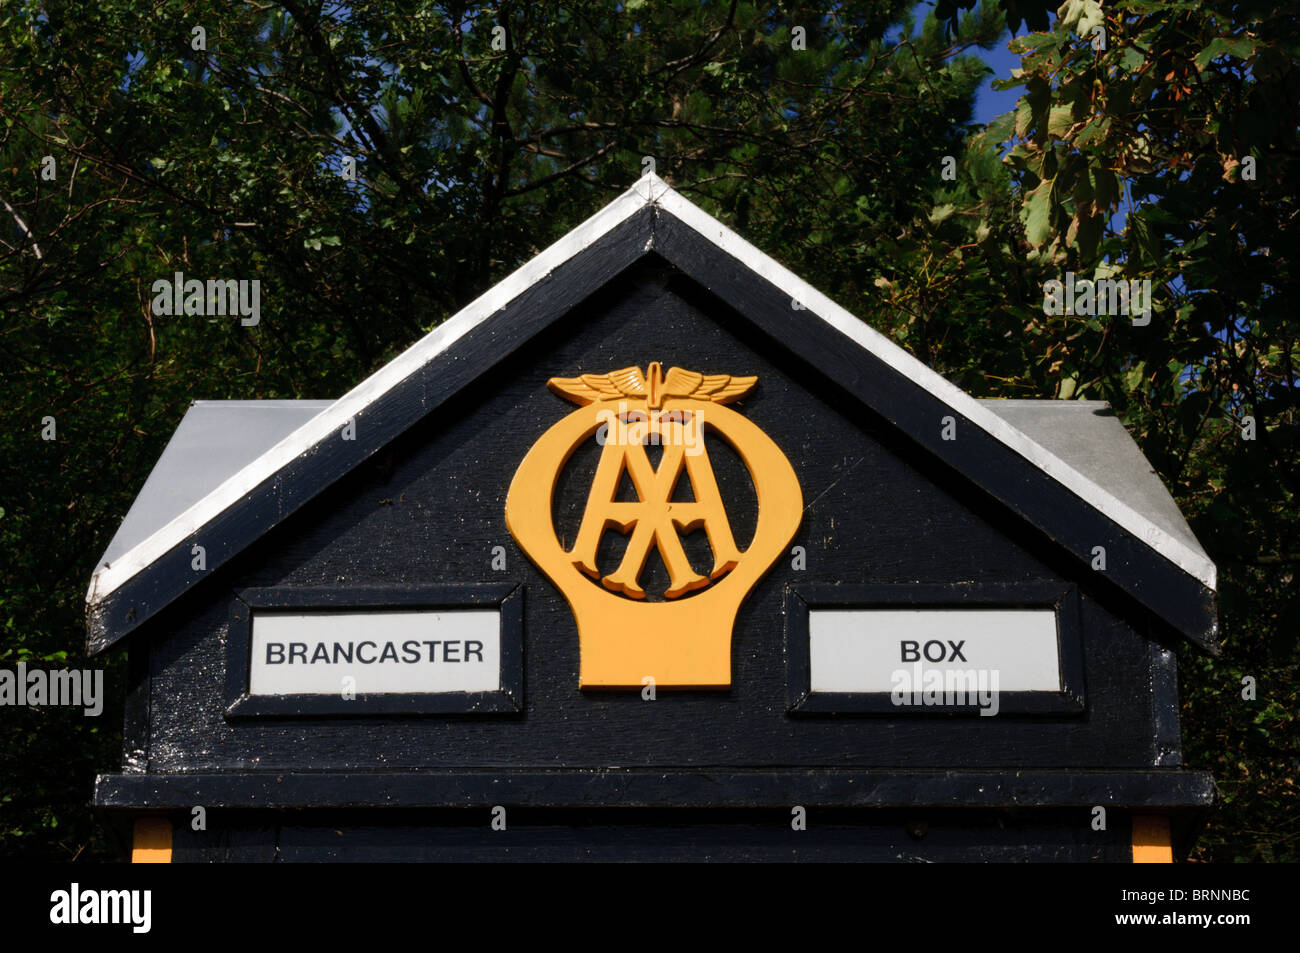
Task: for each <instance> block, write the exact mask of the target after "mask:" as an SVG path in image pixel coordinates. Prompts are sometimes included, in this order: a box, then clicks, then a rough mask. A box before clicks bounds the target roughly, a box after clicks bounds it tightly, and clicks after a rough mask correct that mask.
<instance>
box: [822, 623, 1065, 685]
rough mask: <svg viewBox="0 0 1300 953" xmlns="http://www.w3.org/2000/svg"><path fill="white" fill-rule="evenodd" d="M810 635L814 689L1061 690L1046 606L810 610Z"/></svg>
mask: <svg viewBox="0 0 1300 953" xmlns="http://www.w3.org/2000/svg"><path fill="white" fill-rule="evenodd" d="M808 637H809V640H810V643H811V644H810V647H809V669H810V671H809V675H810V683H811V684H810V688H811V690H812V691H813V692H884V693H890V692H894V691H896V690H898V689H899V687H900V686H906V687H908V690H909V691H910V690H911V688H912V687H915V688H916V689H917V690H919V689H920V688H922V687H923V686H924V685H926V684H936V685H944V684H947V685H952V684H978V685H980V686H981V687H985V686H992V688H993V690H994V691H1002V692H1058V691H1060V690H1061V657H1060V649H1059V646H1058V642H1057V637H1056V612H1055V611H1054V610H1052V609H816V608H814V609H811V610H810V611H809V615H808ZM932 673H937V674H932ZM972 678H974V680H975V681H974V682H972V681H971V679H972Z"/></svg>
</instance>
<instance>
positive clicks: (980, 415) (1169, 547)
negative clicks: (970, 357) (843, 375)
mask: <svg viewBox="0 0 1300 953" xmlns="http://www.w3.org/2000/svg"><path fill="white" fill-rule="evenodd" d="M659 205H660V206H661V207H662V208H663V209H664V211H666V212H670V213H671V214H673V215H675V216H677V217H678V218H679V219H681V220H682V221H683V222H685V223H686V224H687V225H689V226H691V228H693V229H695V230H696V231H697V232H699V233H700V234H701V235H703V236H704V237H705V238H707V239H708V240H709V241H711V242H713V244H715V245H717V246H718V248H720V249H722V250H723V251H724V252H726V253H727V254H728V255H731V256H732V257H733V258H736V259H738V260H739V261H741V262H743V263H744V264H745V265H746V266H748V267H749V268H750V269H751V270H753V271H755V272H756V273H758V274H759V275H762V276H763V277H764V278H766V279H767V280H768V281H770V282H771V283H772V284H774V285H776V287H778V288H780V289H781V290H782V291H783V292H785V293H786V294H788V295H789V296H790V297H791V298H792V299H793V300H795V301H798V302H799V303H800V304H802V305H804V306H805V307H806V308H807V309H808V311H809V312H811V313H813V314H815V315H816V316H817V317H819V318H821V319H822V320H823V321H825V322H826V323H827V324H829V325H830V326H831V327H833V328H835V329H836V330H837V331H839V332H840V333H842V334H845V335H847V336H848V337H850V338H852V339H853V340H854V341H855V342H856V343H858V344H859V345H861V346H862V347H864V348H866V349H867V350H868V351H870V352H871V353H872V354H874V355H875V356H876V357H877V358H879V359H880V360H882V361H884V362H885V363H886V364H888V365H889V366H890V367H892V368H893V369H894V370H896V371H898V372H899V373H900V374H902V375H903V376H905V377H907V378H908V379H909V380H911V381H912V382H913V383H915V384H918V385H920V386H921V387H923V388H924V389H925V390H927V391H929V392H930V393H931V394H933V395H934V396H935V397H937V398H939V400H941V401H943V402H944V403H946V404H947V405H948V406H949V407H951V408H952V409H953V410H955V411H957V412H959V413H960V414H961V415H962V416H964V417H965V418H966V419H967V420H969V421H971V423H973V424H975V425H976V426H978V427H979V428H980V429H981V430H984V431H985V432H987V433H988V434H989V435H990V436H992V437H994V438H995V439H997V440H998V441H1000V442H1001V443H1003V444H1005V445H1006V446H1008V447H1010V448H1011V449H1012V450H1014V451H1016V453H1018V454H1020V455H1021V456H1022V457H1024V458H1025V459H1026V460H1028V461H1029V462H1030V463H1032V464H1034V466H1036V467H1038V468H1039V469H1040V470H1042V471H1044V472H1045V473H1047V475H1048V476H1050V477H1052V478H1053V479H1054V480H1056V481H1057V482H1058V483H1061V484H1063V485H1064V486H1065V487H1067V488H1068V489H1069V490H1070V491H1071V492H1073V493H1074V494H1075V495H1076V496H1078V497H1080V498H1082V499H1083V500H1084V501H1086V502H1087V503H1089V504H1090V505H1091V506H1093V507H1095V508H1096V509H1098V510H1100V511H1101V512H1102V513H1103V514H1104V515H1105V516H1107V517H1109V518H1110V519H1112V520H1114V521H1115V522H1116V523H1118V524H1119V525H1120V526H1122V527H1124V528H1125V529H1126V530H1128V531H1129V532H1130V533H1132V534H1133V535H1134V536H1136V537H1137V538H1138V539H1140V540H1142V542H1144V543H1146V544H1147V545H1148V546H1150V547H1151V548H1152V549H1154V550H1155V551H1156V552H1158V553H1159V554H1160V555H1162V556H1164V557H1165V558H1166V559H1168V560H1169V561H1170V562H1172V563H1173V564H1174V565H1176V566H1178V567H1179V568H1180V569H1182V570H1183V571H1184V572H1186V573H1188V574H1189V575H1191V576H1193V577H1195V578H1196V579H1198V580H1200V581H1201V582H1202V583H1203V584H1204V585H1205V586H1207V587H1208V588H1210V589H1214V588H1215V585H1216V583H1217V574H1216V570H1215V567H1214V563H1212V562H1211V561H1210V560H1209V559H1208V558H1206V557H1205V556H1204V555H1203V554H1201V553H1198V552H1196V551H1195V550H1194V549H1191V548H1190V547H1188V546H1187V544H1186V543H1184V542H1182V541H1181V540H1178V539H1175V538H1174V537H1173V536H1171V535H1169V533H1167V532H1166V531H1165V530H1163V529H1161V528H1160V527H1159V526H1157V525H1156V524H1155V523H1153V522H1151V520H1149V519H1147V518H1146V517H1145V516H1143V515H1142V514H1141V513H1139V512H1138V511H1137V510H1135V509H1133V508H1132V507H1130V506H1129V505H1128V504H1126V503H1125V502H1124V501H1122V500H1120V499H1119V498H1118V497H1116V496H1114V495H1113V494H1112V493H1111V492H1110V491H1108V490H1106V489H1105V488H1103V487H1101V486H1100V485H1098V484H1096V483H1094V482H1093V481H1092V480H1090V479H1088V478H1087V477H1086V476H1084V475H1083V474H1082V473H1080V472H1079V471H1078V470H1075V469H1074V468H1073V467H1071V466H1070V465H1069V464H1068V463H1066V462H1065V461H1064V460H1062V459H1061V458H1060V457H1058V456H1056V455H1055V454H1053V453H1052V452H1051V451H1049V450H1047V449H1046V448H1045V447H1043V446H1042V445H1041V444H1038V443H1035V442H1034V441H1033V440H1031V439H1030V438H1029V437H1028V436H1027V435H1026V434H1024V433H1023V432H1022V431H1020V430H1017V429H1016V428H1015V427H1013V426H1012V425H1011V424H1009V423H1007V421H1005V420H1003V419H1002V418H1001V417H999V416H998V415H997V414H995V413H994V412H993V411H991V410H989V409H988V408H987V407H984V406H983V405H981V404H980V402H979V401H977V400H976V399H975V398H974V397H971V396H970V395H969V394H967V393H966V392H965V391H964V390H962V389H961V388H960V387H958V386H957V385H955V384H953V383H951V382H950V381H948V380H947V379H945V378H944V377H943V376H942V375H940V374H938V373H936V372H935V371H933V370H931V369H930V368H929V367H927V366H926V365H925V364H924V363H923V362H921V361H919V360H917V359H916V358H915V357H913V356H912V355H911V354H909V353H907V351H905V350H903V349H902V348H901V347H899V346H898V345H897V344H895V343H894V342H893V341H891V340H889V339H888V338H887V337H885V336H884V335H883V334H881V333H880V332H879V331H877V330H875V329H874V328H872V327H871V326H870V325H869V324H867V323H866V322H865V321H862V320H860V319H859V318H856V317H854V316H853V315H852V314H850V313H849V312H848V311H845V310H844V309H843V308H841V307H840V306H839V305H837V304H836V303H835V302H834V301H832V300H831V299H830V298H828V297H826V296H825V295H824V294H822V293H821V292H820V291H818V290H817V289H816V288H814V287H813V286H812V285H810V284H808V283H807V282H806V281H804V280H803V279H802V278H800V277H798V276H797V275H795V274H794V273H793V272H791V271H789V270H788V269H786V268H784V267H782V266H781V265H780V264H779V263H777V262H776V261H774V260H772V259H771V258H769V257H768V256H767V255H765V254H763V252H761V251H759V250H758V249H757V248H755V247H754V246H753V245H751V244H749V242H747V241H745V240H744V239H743V238H741V237H740V236H739V235H737V234H736V233H735V232H733V231H732V230H731V229H729V228H727V226H725V225H723V224H722V223H721V222H719V221H718V220H717V219H715V218H713V217H711V216H709V215H707V214H706V213H705V212H703V211H702V210H701V209H699V208H698V207H696V206H695V205H692V204H691V203H690V202H688V201H687V200H686V199H684V198H682V196H680V195H679V194H677V193H676V192H674V191H673V190H672V189H669V190H668V191H666V192H665V193H664V194H663V195H661V196H660V197H659Z"/></svg>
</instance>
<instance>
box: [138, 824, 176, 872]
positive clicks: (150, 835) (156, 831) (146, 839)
mask: <svg viewBox="0 0 1300 953" xmlns="http://www.w3.org/2000/svg"><path fill="white" fill-rule="evenodd" d="M171 862H172V823H171V821H169V820H167V818H165V817H139V818H136V821H135V831H134V837H133V838H132V843H131V863H133V864H170V863H171Z"/></svg>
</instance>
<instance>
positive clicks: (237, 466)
mask: <svg viewBox="0 0 1300 953" xmlns="http://www.w3.org/2000/svg"><path fill="white" fill-rule="evenodd" d="M332 403H334V401H332V400H196V401H194V402H193V403H192V404H190V408H189V410H187V411H186V412H185V416H184V417H182V418H181V422H180V423H179V424H178V425H177V427H176V432H175V433H173V434H172V438H171V440H170V441H168V443H167V446H166V447H165V448H164V449H163V452H162V456H160V457H159V458H158V462H157V463H155V464H154V467H153V470H152V471H151V472H150V474H149V478H148V479H147V480H145V481H144V486H142V487H141V488H140V492H139V494H137V496H136V498H135V502H134V503H132V504H131V509H130V510H128V511H127V514H126V518H125V519H124V520H122V525H121V526H119V527H118V528H117V532H116V533H115V534H114V535H113V538H112V540H110V541H109V544H108V549H106V550H105V551H104V555H103V556H102V557H100V560H99V563H98V565H100V566H102V565H104V564H105V563H111V562H113V561H115V560H116V559H117V558H118V557H119V556H121V555H123V554H125V553H128V552H130V551H131V549H132V548H134V547H135V546H136V545H137V544H138V543H141V542H143V541H144V540H146V539H148V538H149V537H150V536H152V535H153V534H154V532H156V531H157V530H159V529H161V528H162V527H163V526H166V525H167V524H168V523H170V522H171V521H172V520H173V519H175V518H176V517H177V516H180V515H181V514H182V513H184V512H185V511H186V510H187V509H189V508H190V507H191V506H193V505H194V504H195V503H197V502H198V501H199V500H201V499H203V497H205V496H207V495H208V494H209V493H211V492H212V491H213V490H215V489H216V488H217V487H219V486H220V485H221V484H222V483H223V482H225V480H226V479H227V478H228V477H229V476H231V474H234V473H238V472H239V471H240V470H242V469H243V468H244V467H245V466H246V465H247V464H249V463H251V462H252V461H254V460H256V459H257V458H258V457H260V456H261V455H262V453H263V452H265V451H266V450H268V449H270V448H271V447H273V446H275V445H276V444H277V443H279V442H280V441H281V440H282V439H284V438H285V437H287V436H288V435H289V434H290V433H292V432H293V431H294V430H297V429H298V428H299V427H300V426H302V425H303V424H305V423H306V422H307V421H308V420H310V419H311V418H312V417H315V416H316V415H317V414H319V413H320V412H321V411H322V410H324V409H325V408H326V407H328V406H329V405H330V404H332Z"/></svg>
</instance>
